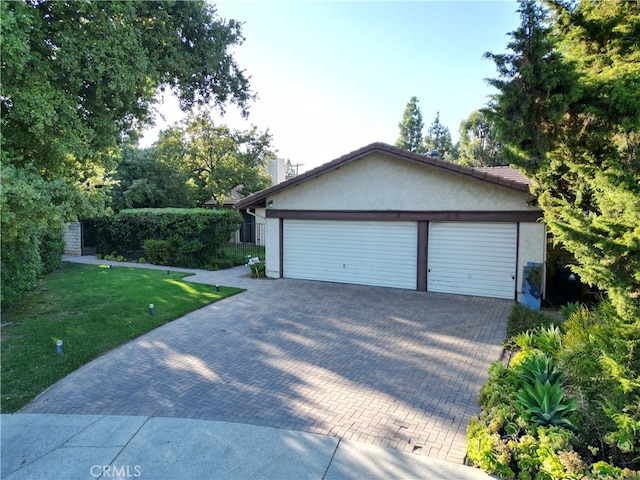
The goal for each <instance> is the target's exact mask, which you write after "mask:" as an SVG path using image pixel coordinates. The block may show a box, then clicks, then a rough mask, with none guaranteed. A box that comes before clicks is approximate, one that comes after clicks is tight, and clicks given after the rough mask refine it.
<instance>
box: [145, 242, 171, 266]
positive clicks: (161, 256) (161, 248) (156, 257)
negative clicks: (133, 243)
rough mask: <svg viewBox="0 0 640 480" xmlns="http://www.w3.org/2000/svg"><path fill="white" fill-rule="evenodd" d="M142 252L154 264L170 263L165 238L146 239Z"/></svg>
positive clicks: (168, 249) (169, 252)
mask: <svg viewBox="0 0 640 480" xmlns="http://www.w3.org/2000/svg"><path fill="white" fill-rule="evenodd" d="M144 254H145V255H146V258H148V259H149V262H150V263H153V264H155V265H170V264H171V262H170V260H171V251H170V246H169V242H168V241H167V240H146V241H145V242H144Z"/></svg>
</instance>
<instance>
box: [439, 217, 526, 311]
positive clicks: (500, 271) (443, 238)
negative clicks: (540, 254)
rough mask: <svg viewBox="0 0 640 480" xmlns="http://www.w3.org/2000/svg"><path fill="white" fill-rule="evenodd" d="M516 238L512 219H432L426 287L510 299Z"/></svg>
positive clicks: (512, 291)
mask: <svg viewBox="0 0 640 480" xmlns="http://www.w3.org/2000/svg"><path fill="white" fill-rule="evenodd" d="M516 242H517V229H516V224H515V223H473V222H433V223H431V224H430V225H429V250H428V260H427V262H428V272H427V289H428V290H429V291H432V292H443V293H457V294H463V295H477V296H485V297H498V298H508V299H512V298H513V297H514V292H515V270H516Z"/></svg>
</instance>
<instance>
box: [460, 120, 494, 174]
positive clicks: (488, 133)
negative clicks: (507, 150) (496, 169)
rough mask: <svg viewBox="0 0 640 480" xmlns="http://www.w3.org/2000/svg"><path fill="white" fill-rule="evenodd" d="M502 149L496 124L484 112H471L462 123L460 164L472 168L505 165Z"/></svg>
mask: <svg viewBox="0 0 640 480" xmlns="http://www.w3.org/2000/svg"><path fill="white" fill-rule="evenodd" d="M501 147H502V145H501V144H500V142H499V141H498V136H497V130H496V126H495V124H494V122H493V121H492V120H491V119H490V118H489V117H488V116H487V115H486V114H485V113H484V112H483V111H480V110H476V111H474V112H471V115H469V118H467V119H466V120H463V121H462V122H461V123H460V156H459V159H458V162H459V163H461V164H464V165H468V166H471V167H493V166H497V165H504V162H503V160H502V157H501V155H500V151H501Z"/></svg>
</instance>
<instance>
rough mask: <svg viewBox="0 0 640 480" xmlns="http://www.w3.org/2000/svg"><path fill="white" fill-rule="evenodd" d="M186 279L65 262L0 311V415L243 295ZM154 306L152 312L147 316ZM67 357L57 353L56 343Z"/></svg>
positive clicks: (156, 272)
mask: <svg viewBox="0 0 640 480" xmlns="http://www.w3.org/2000/svg"><path fill="white" fill-rule="evenodd" d="M187 275H188V274H185V273H176V272H171V274H167V271H166V270H148V269H139V268H131V267H114V268H108V267H107V266H95V265H78V264H71V263H65V264H63V268H62V270H60V271H59V272H56V273H53V274H51V275H49V276H47V277H46V278H45V279H43V281H42V284H41V286H40V287H39V288H38V289H37V290H36V291H35V292H34V293H32V294H31V295H29V296H27V297H25V299H24V301H23V302H21V303H20V304H19V305H16V306H15V307H12V308H11V309H8V310H6V311H3V312H2V324H3V327H2V330H1V331H2V354H1V359H2V363H1V373H2V392H1V404H0V410H1V411H2V412H3V413H8V412H15V411H16V410H19V409H20V408H22V407H23V406H24V405H26V404H27V403H29V402H30V401H31V400H32V399H33V398H35V397H36V396H37V395H38V394H40V393H41V392H42V391H43V390H45V389H46V388H47V387H49V386H50V385H52V384H53V383H55V382H56V381H58V380H59V379H61V378H62V377H64V376H66V375H68V374H69V373H70V372H72V371H73V370H75V369H77V368H78V367H80V366H82V365H84V364H85V363H87V362H89V361H90V360H93V359H94V358H96V357H98V356H99V355H101V354H103V353H105V352H107V351H109V350H111V349H113V348H115V347H117V346H119V345H122V344H123V343H126V342H128V341H129V340H132V339H134V338H136V337H138V336H140V335H142V334H143V333H146V332H148V331H150V330H153V329H154V328H157V327H159V326H160V325H163V324H165V323H167V322H170V321H172V320H175V319H177V318H179V317H181V316H183V315H185V314H187V313H188V312H191V311H193V310H196V309H198V308H200V307H203V306H205V305H207V304H209V303H212V302H215V301H217V300H220V299H222V298H225V297H228V296H230V295H234V294H236V293H239V292H242V289H239V288H230V287H220V292H219V293H216V287H215V286H211V285H202V284H196V283H188V282H184V281H182V278H184V277H186V276H187ZM149 304H154V314H153V315H151V314H150V312H149ZM57 339H60V340H62V341H63V349H64V353H63V354H62V355H57V354H56V345H55V342H56V340H57Z"/></svg>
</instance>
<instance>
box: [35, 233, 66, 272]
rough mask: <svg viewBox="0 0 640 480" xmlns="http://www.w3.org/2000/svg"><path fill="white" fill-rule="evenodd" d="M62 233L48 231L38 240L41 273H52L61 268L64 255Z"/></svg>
mask: <svg viewBox="0 0 640 480" xmlns="http://www.w3.org/2000/svg"><path fill="white" fill-rule="evenodd" d="M64 247H65V242H64V233H63V232H62V230H49V231H48V232H47V233H46V234H44V235H43V237H42V239H41V240H40V259H41V261H42V273H44V274H47V273H52V272H55V271H56V270H59V269H60V267H62V256H63V255H64Z"/></svg>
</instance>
